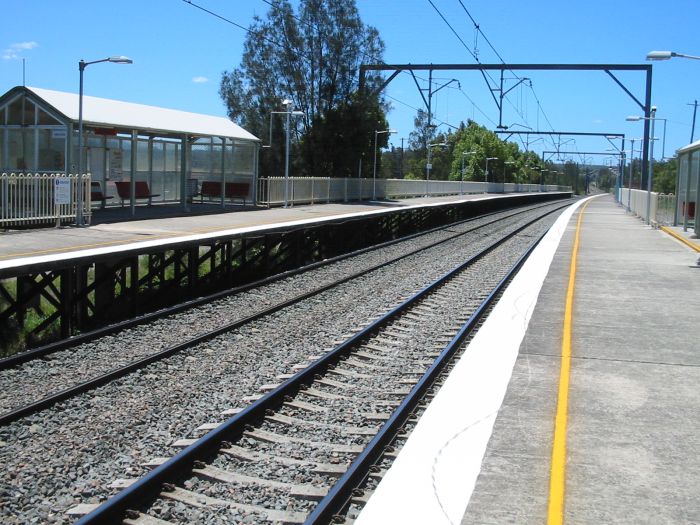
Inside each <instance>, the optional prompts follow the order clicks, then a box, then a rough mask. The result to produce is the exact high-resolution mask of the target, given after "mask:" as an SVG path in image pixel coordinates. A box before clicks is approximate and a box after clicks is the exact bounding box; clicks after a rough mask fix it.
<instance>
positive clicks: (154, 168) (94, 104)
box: [0, 86, 260, 206]
mask: <svg viewBox="0 0 700 525" xmlns="http://www.w3.org/2000/svg"><path fill="white" fill-rule="evenodd" d="M78 98H79V97H78V95H77V94H74V93H65V92H59V91H51V90H48V89H40V88H34V87H23V86H18V87H15V88H12V89H10V90H9V91H8V92H6V93H5V94H3V95H2V96H0V173H32V174H36V173H39V174H42V173H51V174H55V173H65V174H76V173H77V171H78V127H79V123H78V118H79V115H78V110H79V108H78V104H79V100H78ZM83 130H84V139H83V144H84V148H85V149H84V155H86V157H84V161H83V172H84V173H90V175H91V181H92V189H93V190H95V191H96V192H98V193H101V194H102V195H103V196H104V198H103V199H102V200H101V202H100V204H101V205H102V206H105V205H107V206H112V205H116V206H119V205H124V198H123V197H120V196H119V195H118V194H117V185H116V183H120V182H127V181H128V182H131V181H132V180H133V181H139V182H145V183H146V184H147V185H148V188H149V191H150V194H152V195H153V197H152V198H150V199H149V203H152V202H182V203H183V204H184V203H185V202H186V201H187V199H188V198H191V197H192V196H193V195H196V194H198V193H199V192H200V191H201V188H202V185H204V186H205V187H208V188H211V187H212V186H215V185H216V184H220V185H221V189H222V190H223V189H224V188H225V185H226V184H227V183H228V184H231V183H234V184H237V186H238V187H239V188H240V187H244V188H245V187H247V188H248V195H247V197H248V199H249V200H253V201H254V199H255V188H256V182H257V176H258V172H257V167H258V155H259V146H260V140H259V139H258V138H256V137H255V136H253V135H252V134H250V133H249V132H247V131H246V130H244V129H243V128H241V127H240V126H238V125H236V124H235V123H233V122H232V121H231V120H229V119H228V118H225V117H217V116H210V115H201V114H196V113H189V112H186V111H178V110H172V109H166V108H160V107H154V106H146V105H142V104H134V103H129V102H122V101H118V100H109V99H104V98H97V97H90V96H84V97H83ZM204 183H206V184H204ZM127 186H128V187H130V188H131V194H130V198H129V202H130V203H132V204H133V201H134V200H135V199H134V198H133V197H135V194H134V187H135V185H134V184H130V185H127ZM121 187H122V189H123V188H124V187H125V186H124V185H122V186H121ZM225 194H226V192H224V191H221V192H220V195H221V196H222V203H223V197H224V196H225Z"/></svg>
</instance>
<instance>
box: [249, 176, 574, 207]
mask: <svg viewBox="0 0 700 525" xmlns="http://www.w3.org/2000/svg"><path fill="white" fill-rule="evenodd" d="M258 184H259V186H258V203H260V204H263V205H267V206H274V205H279V204H282V203H284V195H285V178H284V177H272V178H267V179H260V180H259V181H258ZM375 184H376V186H375ZM539 191H571V188H570V187H568V186H554V185H549V186H540V185H539V184H512V183H508V184H503V183H498V182H492V183H485V182H460V181H444V180H436V181H430V182H428V183H426V181H424V180H409V179H377V180H376V182H375V181H374V179H357V178H350V179H347V178H346V179H341V178H330V177H290V178H289V180H288V182H287V199H288V202H289V203H291V204H313V203H316V202H348V201H355V200H370V199H374V198H376V199H391V198H401V197H422V196H424V195H460V194H467V193H513V192H539Z"/></svg>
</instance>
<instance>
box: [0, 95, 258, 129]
mask: <svg viewBox="0 0 700 525" xmlns="http://www.w3.org/2000/svg"><path fill="white" fill-rule="evenodd" d="M14 89H26V90H27V91H29V92H30V93H32V94H34V95H35V96H36V97H39V98H40V99H43V100H44V101H45V102H46V103H47V104H49V105H50V106H52V107H53V108H54V109H56V110H57V111H59V112H60V113H62V114H63V115H64V116H65V117H67V118H68V119H70V120H73V121H75V122H77V121H78V95H77V94H75V93H66V92H63V91H52V90H50V89H42V88H36V87H26V88H22V87H19V88H13V90H14ZM10 91H12V90H10ZM8 93H9V92H8ZM83 123H84V124H88V125H93V126H98V127H105V128H109V127H118V128H126V129H135V130H138V131H147V132H148V131H150V132H154V133H158V132H160V133H167V134H177V135H182V134H185V133H186V134H188V135H203V136H214V137H226V138H231V139H240V140H251V141H258V142H259V141H260V139H258V138H257V137H255V136H254V135H253V134H251V133H249V132H247V131H246V130H244V129H243V128H242V127H240V126H239V125H238V124H235V123H234V122H232V121H231V120H230V119H228V118H226V117H216V116H213V115H203V114H199V113H190V112H188V111H180V110H176V109H167V108H161V107H157V106H146V105H144V104H134V103H131V102H122V101H120V100H111V99H107V98H98V97H90V96H85V95H84V96H83Z"/></svg>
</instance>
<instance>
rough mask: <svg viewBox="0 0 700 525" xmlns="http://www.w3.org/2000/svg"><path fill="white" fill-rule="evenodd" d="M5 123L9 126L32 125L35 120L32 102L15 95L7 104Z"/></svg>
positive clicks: (34, 109) (34, 108)
mask: <svg viewBox="0 0 700 525" xmlns="http://www.w3.org/2000/svg"><path fill="white" fill-rule="evenodd" d="M7 112H8V114H7V123H8V124H9V125H11V126H33V125H34V124H35V121H36V107H35V106H34V102H32V101H31V100H29V99H27V98H26V97H17V98H16V99H15V100H13V101H12V102H11V103H10V104H9V105H8V106H7Z"/></svg>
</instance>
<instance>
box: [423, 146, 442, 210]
mask: <svg viewBox="0 0 700 525" xmlns="http://www.w3.org/2000/svg"><path fill="white" fill-rule="evenodd" d="M436 147H441V148H444V147H447V142H445V141H443V142H436V143H435V144H428V163H427V164H426V165H425V196H426V197H427V196H428V195H430V170H431V169H433V165H432V151H433V148H436Z"/></svg>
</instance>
